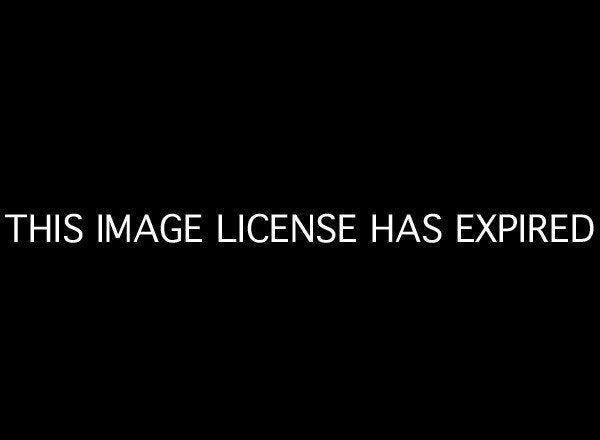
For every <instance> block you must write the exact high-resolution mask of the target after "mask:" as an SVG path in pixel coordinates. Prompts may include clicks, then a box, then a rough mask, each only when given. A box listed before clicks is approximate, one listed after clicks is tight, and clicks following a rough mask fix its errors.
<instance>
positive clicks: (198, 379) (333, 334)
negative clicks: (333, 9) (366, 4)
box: [1, 9, 598, 432]
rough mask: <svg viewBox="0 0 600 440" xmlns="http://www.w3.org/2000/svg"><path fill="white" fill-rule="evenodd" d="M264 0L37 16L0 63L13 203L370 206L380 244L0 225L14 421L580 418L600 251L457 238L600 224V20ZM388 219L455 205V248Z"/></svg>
mask: <svg viewBox="0 0 600 440" xmlns="http://www.w3.org/2000/svg"><path fill="white" fill-rule="evenodd" d="M52 12H57V11H52ZM153 12H157V11H153ZM163 12H164V11H163ZM247 12H248V14H247V13H246V12H240V11H239V10H237V9H236V11H233V10H232V11H228V12H227V13H225V14H224V15H223V14H221V15H216V14H215V13H214V12H212V11H211V12H207V11H204V12H195V13H193V14H190V15H188V14H186V13H184V12H183V11H180V12H177V13H175V15H173V16H171V15H170V14H169V15H167V14H166V13H165V15H164V16H163V14H162V12H161V14H159V15H160V18H156V16H155V15H152V17H150V16H147V15H146V13H145V12H144V13H141V12H140V11H137V12H136V13H133V14H127V15H126V14H125V13H124V12H122V13H119V14H114V16H112V15H111V16H110V17H107V18H102V19H100V18H99V17H100V15H97V14H100V12H97V13H96V12H95V13H94V14H92V15H85V19H83V18H82V16H78V18H77V19H75V18H74V19H66V22H65V23H63V22H62V21H57V20H50V19H48V16H46V17H45V16H44V14H43V13H41V14H40V16H36V17H35V19H34V18H33V15H36V14H34V13H33V12H32V11H30V12H28V14H26V15H25V16H23V17H24V19H25V20H24V21H19V23H18V24H16V25H15V26H14V29H10V30H8V31H7V39H6V44H5V52H4V55H3V66H4V67H3V70H4V72H3V73H4V74H5V79H4V80H3V85H4V87H3V96H4V99H3V110H4V111H3V124H2V125H3V133H4V136H3V137H4V142H3V156H4V158H3V160H2V173H1V176H2V177H1V179H2V201H1V202H2V205H1V206H2V213H3V214H4V213H5V212H31V213H42V212H43V213H67V212H79V213H83V214H86V215H87V216H89V215H92V214H94V213H96V212H105V211H107V210H110V211H113V212H124V211H131V212H151V213H153V214H155V215H158V214H160V213H163V212H169V211H175V212H179V213H186V212H190V213H202V214H204V215H205V216H206V217H208V218H210V217H211V216H214V215H215V214H216V213H217V212H222V211H229V212H237V211H239V210H243V211H246V212H252V211H256V212H288V213H292V212H294V213H319V212H325V211H328V212H334V213H335V212H356V213H359V215H361V243H360V244H359V245H348V246H342V245H338V246H331V247H326V248H323V247H321V248H317V247H291V246H285V245H283V246H275V245H273V246H268V247H262V248H252V247H244V248H234V249H232V248H227V249H225V248H218V247H216V246H214V245H210V244H207V245H206V246H199V247H175V248H164V247H158V248H154V247H152V246H138V247H129V248H128V247H126V246H124V247H117V248H115V247H111V248H102V247H98V246H95V245H94V244H93V243H88V244H83V245H81V246H76V247H63V246H54V247H53V246H39V247H35V248H31V247H27V246H23V247H20V246H10V245H9V243H8V242H7V240H4V242H3V245H2V254H3V257H5V258H3V263H2V264H3V270H2V273H3V278H4V282H3V284H4V285H5V286H6V287H5V288H3V289H2V291H3V295H2V301H3V303H4V304H3V307H2V311H3V314H4V315H5V319H3V324H4V327H5V331H4V338H3V339H4V341H5V347H6V348H5V355H6V356H5V358H6V362H5V365H7V366H8V367H9V370H10V373H9V374H8V375H7V376H6V382H7V384H8V385H9V386H10V388H11V389H13V388H14V389H15V393H14V394H11V396H14V397H11V404H10V408H11V412H12V413H13V414H15V415H20V416H23V414H31V410H32V409H34V408H35V409H38V410H40V411H39V412H40V413H41V414H45V415H46V417H47V418H45V419H44V420H47V421H46V422H44V423H49V424H52V425H57V426H63V423H67V424H71V423H73V420H74V419H77V420H78V421H83V422H88V423H86V425H87V426H88V427H89V426H99V427H107V426H109V425H112V422H113V421H123V420H128V421H131V420H133V421H134V425H136V426H138V427H148V426H150V427H152V428H153V429H158V426H157V425H160V426H163V427H165V428H166V429H167V430H168V431H171V430H174V429H176V428H180V427H181V426H183V425H184V424H183V422H184V421H191V422H192V423H193V424H201V426H198V427H200V428H202V427H203V426H204V425H203V423H205V420H207V419H208V420H210V421H212V422H213V423H214V422H216V423H217V424H218V425H219V426H221V427H222V429H225V430H230V429H239V428H242V429H251V428H255V427H256V428H261V429H266V428H269V429H273V428H274V427H275V426H276V425H278V424H279V423H281V422H283V423H282V424H283V426H284V427H285V428H286V429H287V430H286V431H282V432H288V431H290V430H291V431H295V430H298V429H306V430H308V432H314V431H313V430H312V429H313V428H312V427H313V426H315V422H317V423H318V422H323V421H328V422H330V423H329V426H330V428H329V429H331V430H332V431H331V432H337V430H340V429H344V428H350V429H357V430H358V429H359V428H363V429H365V430H366V431H365V432H372V431H373V430H375V429H383V428H384V427H386V426H387V425H388V424H389V423H391V424H392V426H395V427H396V428H399V427H400V428H401V427H403V426H407V427H408V425H404V424H403V423H405V422H401V421H402V420H407V419H408V420H410V421H412V422H413V423H416V424H418V425H420V426H421V427H422V428H423V429H426V430H431V429H440V428H441V429H455V428H460V429H465V428H467V427H469V428H471V429H473V428H474V427H475V425H477V424H478V423H481V422H483V425H484V426H485V427H486V428H487V429H488V430H490V429H491V430H497V429H507V430H509V432H512V431H510V430H511V429H512V428H511V427H512V426H514V423H515V422H522V421H525V420H528V421H532V420H533V421H534V423H532V424H531V426H532V428H533V429H540V427H548V426H551V427H553V428H556V429H557V428H558V426H557V425H559V424H560V425H561V426H563V427H566V428H568V429H573V424H572V423H573V419H572V418H571V416H572V415H573V414H576V415H577V417H578V418H579V420H580V421H581V420H583V419H584V418H585V417H586V414H588V411H589V409H586V408H587V405H586V403H585V402H586V396H589V395H590V394H591V393H592V390H593V389H595V388H594V385H593V381H592V375H591V372H592V371H593V369H594V366H595V365H596V364H595V363H594V362H592V359H593V356H592V355H593V348H594V347H593V341H594V339H595V338H596V336H597V327H598V326H597V322H596V320H595V314H596V310H597V304H596V301H595V299H594V297H593V295H594V293H595V290H597V289H596V287H595V284H594V283H593V281H595V279H594V269H595V266H596V262H597V253H596V247H597V238H595V239H594V242H593V243H590V244H587V245H560V244H559V245H552V246H544V245H541V246H522V245H521V246H518V245H515V244H508V245H506V246H486V245H482V246H460V245H458V244H456V243H455V242H454V241H455V240H454V238H455V236H454V225H453V218H454V216H455V215H456V214H457V213H460V212H477V213H487V214H490V213H512V214H518V213H530V212H531V213H545V214H549V213H585V214H588V215H592V216H593V217H594V218H595V220H596V221H597V212H598V211H597V208H596V207H595V205H596V203H595V200H596V199H595V195H594V193H593V188H594V187H595V186H596V184H595V180H596V179H595V178H594V177H595V174H594V161H593V159H592V154H593V152H592V147H593V146H594V145H596V144H597V135H596V133H595V130H594V128H595V121H596V118H597V108H596V107H595V102H596V101H597V85H596V84H595V82H594V81H593V78H595V77H597V69H596V68H595V66H594V65H593V54H594V52H593V49H594V47H593V46H592V44H591V43H592V40H591V39H589V38H590V36H589V35H588V33H591V32H592V29H591V28H589V27H588V26H587V25H586V24H585V23H584V22H583V21H582V19H581V18H580V17H575V18H569V17H567V16H566V15H565V16H563V17H561V19H560V20H559V21H556V19H553V20H550V19H549V18H543V17H542V16H541V15H540V14H539V13H536V14H532V15H527V17H526V18H524V17H525V13H524V11H521V13H520V14H516V15H514V16H513V15H510V14H509V16H506V15H504V14H500V11H496V12H494V13H487V12H483V11H481V13H480V15H477V13H476V12H475V11H469V14H466V11H445V12H441V11H427V12H425V13H420V14H416V13H414V12H412V11H404V12H397V11H395V12H393V13H392V12H385V11H380V12H376V13H374V14H371V13H369V14H367V13H366V11H353V12H354V14H351V15H347V14H346V13H344V14H338V13H332V14H328V15H327V17H326V18H325V14H324V11H321V13H319V14H308V16H307V15H306V14H303V13H301V11H295V12H293V13H284V12H283V11H281V12H280V13H276V12H275V11H272V10H270V11H269V13H268V14H267V13H266V12H265V11H262V12H261V11H255V10H253V11H247ZM305 12H306V11H305ZM338 12H339V11H338ZM446 12H448V13H449V12H453V13H454V15H446ZM538 12H539V11H538ZM69 13H70V14H73V13H74V12H73V11H70V12H69ZM250 13H253V14H251V15H249V14H250ZM75 14H76V13H75ZM278 14H280V15H278ZM470 14H474V15H470ZM184 16H185V18H184ZM69 17H70V15H69ZM102 17H104V15H102ZM257 17H259V18H260V19H259V18H257ZM517 17H518V18H517ZM63 18H65V16H64V15H63ZM375 212H376V213H380V214H387V213H395V214H405V213H413V214H423V213H428V212H438V213H440V214H441V215H443V217H444V219H445V220H446V221H447V225H448V227H447V228H445V229H444V233H445V238H444V241H443V243H441V244H440V245H438V246H420V247H417V246H413V245H411V244H410V243H407V244H406V245H401V246H394V247H377V248H376V247H374V246H371V245H369V244H368V238H369V234H368V229H367V228H366V225H368V223H364V221H365V220H368V218H369V215H370V214H371V213H375ZM363 229H366V232H365V231H363ZM3 233H5V231H3ZM4 237H6V235H4ZM54 411H56V412H58V413H61V414H63V416H62V417H54V416H52V414H53V412H54ZM36 413H38V412H36ZM40 417H41V416H40ZM173 417H174V418H173ZM40 420H41V419H40ZM92 423H93V424H92ZM578 425H579V423H578ZM48 426H50V425H48ZM133 429H139V428H135V427H134V428H133Z"/></svg>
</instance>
